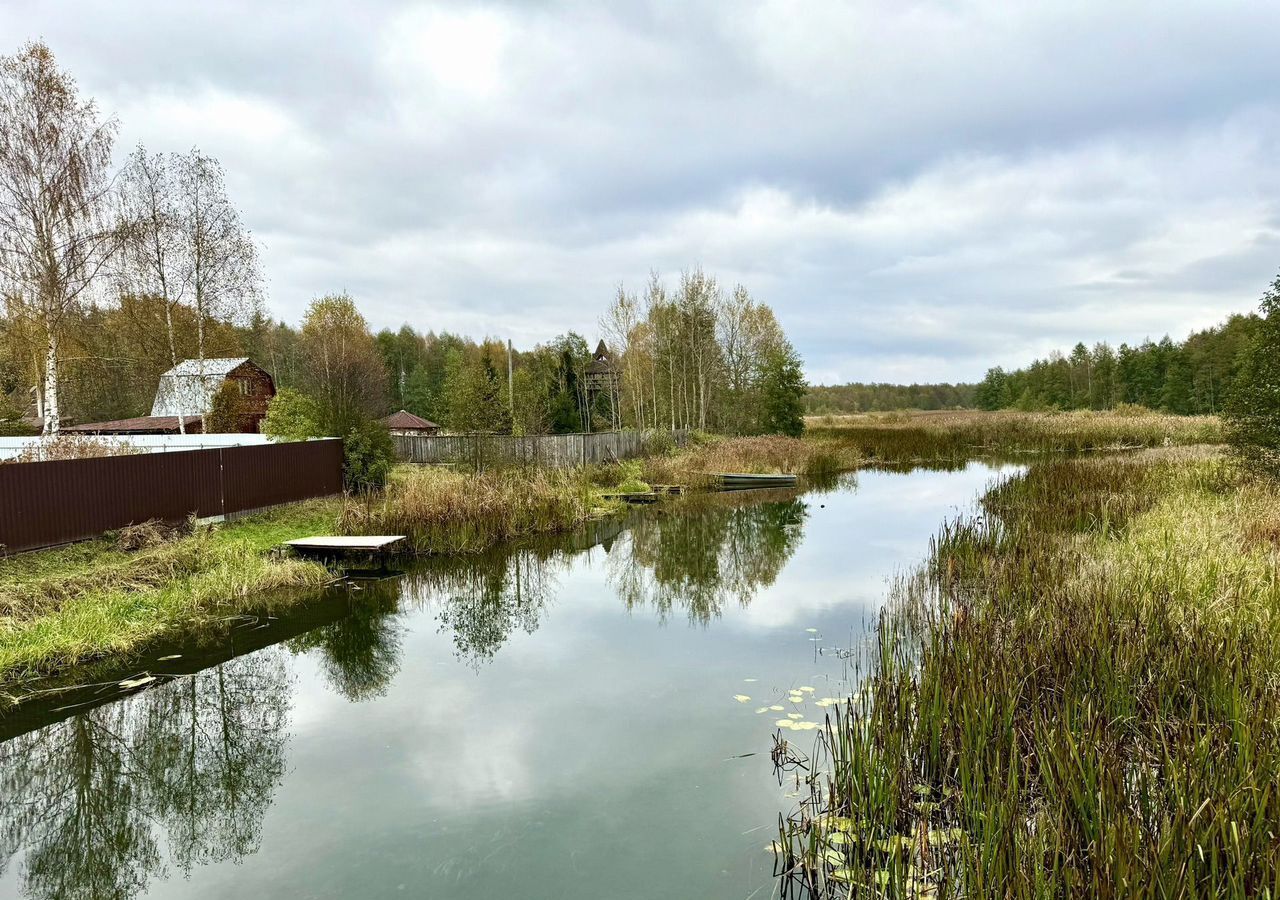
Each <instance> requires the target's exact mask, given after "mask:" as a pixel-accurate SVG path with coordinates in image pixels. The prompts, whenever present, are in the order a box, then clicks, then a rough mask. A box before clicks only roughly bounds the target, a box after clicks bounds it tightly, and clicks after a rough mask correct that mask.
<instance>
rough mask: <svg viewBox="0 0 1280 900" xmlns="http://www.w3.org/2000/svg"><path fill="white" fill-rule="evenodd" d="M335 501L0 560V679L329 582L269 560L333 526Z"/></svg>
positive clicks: (293, 596)
mask: <svg viewBox="0 0 1280 900" xmlns="http://www.w3.org/2000/svg"><path fill="white" fill-rule="evenodd" d="M335 512H336V506H335V505H334V504H333V503H332V502H329V501H317V502H315V503H308V504H299V505H296V506H291V507H286V508H282V509H279V510H275V511H273V512H271V513H267V514H264V515H262V516H257V517H254V518H251V519H245V520H242V521H240V522H236V523H233V524H231V525H227V526H213V527H208V526H205V527H197V528H195V529H194V530H192V531H191V532H190V533H188V534H184V535H180V536H177V537H174V538H172V539H167V540H161V541H159V542H155V543H151V544H149V545H147V546H144V547H142V549H138V550H126V549H121V547H122V545H123V542H120V541H119V539H118V538H117V537H116V536H108V537H104V538H101V539H99V540H96V541H86V542H84V543H80V544H74V545H72V546H68V547H62V548H57V549H54V550H46V551H42V552H38V553H25V554H21V555H19V556H14V557H10V558H7V559H4V560H0V680H9V679H13V678H21V677H24V676H26V675H31V674H37V673H42V672H48V671H52V670H55V669H59V668H63V667H66V666H69V665H72V664H75V663H79V662H83V661H87V660H90V659H94V658H97V657H101V656H105V655H107V654H110V653H122V652H129V651H134V650H137V649H139V648H140V647H142V646H143V645H145V644H146V643H148V642H151V641H154V640H156V639H157V638H159V637H161V636H163V635H165V634H168V633H172V632H175V631H178V630H192V631H200V630H204V629H207V628H209V627H211V626H215V625H217V624H219V623H220V622H222V621H224V620H225V619H226V618H227V617H229V616H233V615H236V614H238V613H242V612H245V611H248V610H254V611H265V610H269V609H273V608H279V607H280V606H283V605H288V604H290V603H292V602H295V601H296V600H298V599H299V598H301V597H303V596H305V594H306V591H305V590H297V591H294V590H284V589H286V588H289V589H292V588H297V589H306V588H314V587H318V586H319V585H321V584H324V583H325V582H326V581H328V580H329V578H330V575H329V573H328V571H327V570H326V569H325V568H324V566H321V565H319V564H317V563H312V562H306V561H303V560H298V559H286V558H277V557H273V556H270V555H268V554H267V551H268V550H269V549H271V548H272V547H274V546H276V545H278V544H280V543H281V542H283V541H285V540H288V539H290V538H294V537H301V536H303V535H305V534H313V533H316V532H317V531H318V530H322V531H328V530H331V529H332V523H333V520H334V515H335Z"/></svg>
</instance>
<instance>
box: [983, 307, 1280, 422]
mask: <svg viewBox="0 0 1280 900" xmlns="http://www.w3.org/2000/svg"><path fill="white" fill-rule="evenodd" d="M1260 321H1261V320H1260V319H1259V317H1258V316H1256V315H1253V314H1249V315H1233V316H1231V317H1230V318H1228V319H1227V320H1226V321H1225V322H1223V323H1222V324H1221V325H1218V326H1216V327H1214V328H1208V329H1205V330H1204V331H1197V332H1195V333H1193V334H1191V335H1189V336H1188V337H1187V339H1186V340H1184V341H1182V342H1175V341H1173V340H1172V339H1171V338H1170V337H1169V336H1168V335H1166V336H1165V337H1163V338H1161V339H1160V340H1159V341H1151V340H1146V341H1143V342H1142V343H1141V344H1137V345H1134V346H1131V345H1129V344H1121V345H1120V346H1119V347H1118V348H1112V347H1111V345H1109V344H1107V343H1098V344H1095V345H1094V346H1093V347H1086V346H1085V345H1084V344H1083V343H1078V344H1076V345H1075V347H1074V348H1072V350H1071V352H1070V353H1068V354H1065V355H1064V354H1062V353H1058V352H1055V353H1051V354H1050V355H1049V356H1048V357H1047V358H1045V359H1037V360H1035V361H1034V362H1032V363H1031V364H1030V365H1029V366H1026V367H1025V368H1021V369H1015V370H1012V371H1006V370H1004V369H1003V368H1000V367H998V366H997V367H996V368H993V369H989V370H988V371H987V374H986V377H985V378H984V379H983V380H982V382H981V383H980V384H979V385H978V388H977V393H976V401H977V405H978V406H979V408H981V409H1006V408H1019V409H1030V410H1034V409H1110V408H1112V407H1114V406H1116V405H1117V404H1120V403H1133V404H1138V405H1141V406H1146V407H1149V408H1151V409H1158V410H1164V411H1166V412H1171V413H1178V414H1184V415H1185V414H1204V413H1219V412H1221V411H1222V410H1223V409H1224V406H1225V404H1226V402H1227V400H1228V398H1229V397H1230V396H1231V395H1232V392H1233V390H1234V388H1235V386H1236V381H1237V379H1238V378H1239V377H1240V373H1241V367H1242V363H1243V360H1244V352H1245V350H1246V348H1248V347H1249V346H1251V344H1252V342H1253V339H1254V337H1255V334H1256V333H1257V331H1258V327H1259V323H1260Z"/></svg>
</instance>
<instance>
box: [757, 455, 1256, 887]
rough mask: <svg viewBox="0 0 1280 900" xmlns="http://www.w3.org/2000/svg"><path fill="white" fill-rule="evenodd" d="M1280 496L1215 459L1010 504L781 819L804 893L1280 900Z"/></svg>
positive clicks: (1065, 474) (1132, 470) (963, 543)
mask: <svg viewBox="0 0 1280 900" xmlns="http://www.w3.org/2000/svg"><path fill="white" fill-rule="evenodd" d="M1278 499H1280V495H1278V494H1277V491H1276V489H1275V488H1274V487H1273V486H1271V485H1268V484H1264V483H1260V482H1256V481H1250V480H1246V479H1243V478H1242V477H1241V476H1239V475H1238V474H1236V473H1235V472H1234V471H1232V470H1231V469H1230V468H1229V467H1228V465H1227V464H1226V463H1225V462H1224V461H1223V460H1222V459H1220V458H1218V457H1216V456H1214V455H1212V454H1207V453H1204V452H1194V451H1169V450H1165V451H1149V452H1145V453H1143V454H1137V455H1133V456H1126V457H1104V458H1088V459H1071V460H1060V461H1053V462H1046V463H1041V464H1037V465H1034V466H1032V467H1031V468H1030V469H1029V470H1028V471H1026V473H1025V474H1022V475H1020V476H1017V477H1015V478H1013V479H1012V480H1010V481H1007V482H1005V483H1003V484H1000V485H997V486H995V487H994V488H993V489H992V490H991V491H990V492H988V494H987V495H986V497H985V500H984V509H983V511H982V514H980V515H976V516H972V517H965V518H960V519H957V520H955V521H953V522H951V523H949V524H948V525H947V526H946V527H945V528H944V529H943V531H942V533H941V534H940V535H939V536H938V538H937V539H936V541H935V543H934V546H933V552H932V554H931V557H930V559H929V562H928V563H927V564H926V566H925V567H924V568H923V569H922V570H921V571H920V572H919V573H917V577H915V578H911V579H906V580H904V581H903V582H901V583H900V585H899V586H898V588H897V590H896V592H895V596H894V597H893V599H892V601H891V602H890V603H889V604H888V605H887V606H886V608H885V609H884V610H883V612H882V615H881V620H880V626H879V638H880V639H879V642H878V645H877V648H876V652H875V653H874V655H873V658H872V659H871V661H870V667H869V671H868V673H867V674H868V679H867V693H866V695H865V697H862V698H859V700H858V701H857V702H850V703H849V704H848V706H847V707H846V708H845V709H844V710H842V712H841V715H840V716H839V717H837V718H835V719H833V720H832V721H831V722H830V725H829V729H828V731H827V732H825V734H824V737H823V739H822V743H821V747H820V762H821V765H820V771H821V773H822V774H821V775H820V776H817V777H813V778H811V779H809V781H808V782H807V784H808V787H809V794H808V796H807V798H806V800H805V802H804V803H803V804H802V805H801V808H800V809H799V810H798V811H797V812H796V814H795V815H793V816H791V817H790V818H789V819H787V820H786V821H784V822H783V823H782V827H781V829H780V836H779V840H780V851H781V852H780V861H781V864H782V865H783V867H784V870H785V871H786V872H787V878H788V882H787V883H788V884H789V885H791V886H792V887H796V886H799V887H802V888H804V889H806V890H809V891H810V892H811V893H818V894H821V895H832V896H937V897H948V896H966V897H973V896H983V897H1075V896H1097V897H1119V896H1124V897H1130V896H1151V897H1188V898H1190V897H1258V896H1270V897H1276V896H1280V840H1277V835H1278V834H1280V580H1278V579H1277V574H1276V572H1277V563H1278V562H1280V550H1278V548H1277V543H1276V541H1275V540H1274V538H1273V536H1274V535H1275V534H1276V533H1278V532H1277V531H1275V530H1273V529H1274V526H1275V523H1276V521H1277V517H1276V514H1275V512H1274V510H1275V509H1276V508H1277V500H1278ZM841 835H844V836H843V837H841Z"/></svg>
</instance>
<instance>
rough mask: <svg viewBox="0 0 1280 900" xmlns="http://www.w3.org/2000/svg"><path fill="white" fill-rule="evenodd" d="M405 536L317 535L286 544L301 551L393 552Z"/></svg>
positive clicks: (332, 553) (327, 552) (286, 542)
mask: <svg viewBox="0 0 1280 900" xmlns="http://www.w3.org/2000/svg"><path fill="white" fill-rule="evenodd" d="M404 538H405V536H404V535H403V534H360V535H317V536H315V537H308V538H298V539H296V540H292V541H285V546H287V547H292V548H293V549H294V550H295V551H297V552H299V553H316V554H328V555H337V554H343V553H363V554H371V555H377V554H380V553H391V552H393V548H395V547H396V545H397V544H399V543H400V542H401V541H403V540H404Z"/></svg>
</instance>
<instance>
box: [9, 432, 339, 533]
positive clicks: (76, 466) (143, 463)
mask: <svg viewBox="0 0 1280 900" xmlns="http://www.w3.org/2000/svg"><path fill="white" fill-rule="evenodd" d="M341 490H342V442H341V441H339V440H322V441H303V442H298V443H290V444H267V445H263V446H252V447H223V448H219V449H216V450H186V451H181V452H176V453H141V454H137V455H133V456H104V457H99V458H96V459H68V460H53V461H50V462H32V463H6V464H4V465H0V550H3V551H4V552H9V553H13V552H17V551H19V550H33V549H36V548H38V547H51V546H54V545H56V544H65V543H68V542H70V541H79V540H84V539H86V538H91V537H95V536H97V535H99V534H102V533H103V532H104V531H110V530H112V529H115V528H123V527H124V526H126V525H132V524H136V523H138V522H145V521H148V520H150V519H162V520H165V521H169V522H177V521H181V520H183V519H185V518H187V517H188V516H192V515H195V516H198V517H200V518H205V517H209V516H225V515H229V514H231V513H236V512H242V511H244V510H250V509H260V508H262V507H267V506H275V505H277V504H281V503H290V502H292V501H295V500H306V499H309V498H312V497H324V496H328V495H330V494H336V493H338V492H339V491H341Z"/></svg>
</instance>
